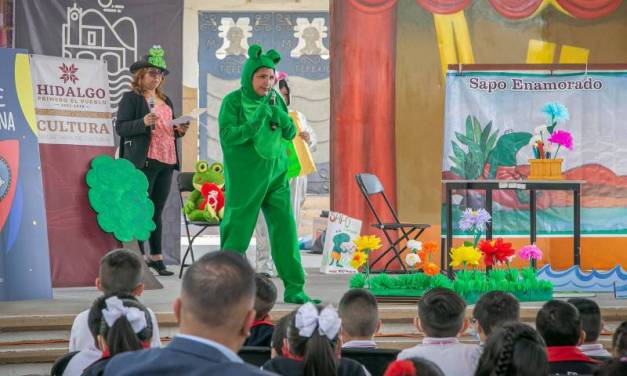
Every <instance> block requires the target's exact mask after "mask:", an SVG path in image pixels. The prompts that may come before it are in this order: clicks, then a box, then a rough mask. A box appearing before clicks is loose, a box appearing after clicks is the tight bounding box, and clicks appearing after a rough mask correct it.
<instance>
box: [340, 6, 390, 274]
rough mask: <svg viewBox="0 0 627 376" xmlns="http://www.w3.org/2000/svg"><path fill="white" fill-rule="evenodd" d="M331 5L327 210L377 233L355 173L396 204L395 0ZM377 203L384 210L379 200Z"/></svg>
mask: <svg viewBox="0 0 627 376" xmlns="http://www.w3.org/2000/svg"><path fill="white" fill-rule="evenodd" d="M332 4H333V5H332V8H331V22H332V27H331V38H330V39H331V42H330V43H331V51H333V53H332V55H331V181H332V182H333V184H332V187H331V208H332V210H334V211H339V212H342V213H344V214H346V215H349V216H351V217H354V218H358V219H361V220H362V233H363V234H377V233H376V231H375V230H374V228H372V227H370V224H371V223H374V220H373V218H374V217H373V216H372V215H371V214H370V212H369V210H368V207H367V205H366V202H365V200H364V198H363V197H362V195H361V192H360V191H359V188H358V187H357V183H356V182H355V174H357V173H360V172H369V173H373V174H375V175H377V176H378V177H379V179H380V180H381V182H382V183H383V186H384V187H385V192H386V194H387V195H388V196H389V197H390V199H391V200H392V202H393V205H396V160H395V154H396V147H395V142H394V132H395V120H394V111H395V101H394V90H395V87H394V82H395V70H396V66H395V56H396V7H395V5H396V0H387V1H386V0H349V1H333V2H332ZM375 205H376V207H377V211H378V212H379V213H384V212H385V209H384V208H385V206H384V205H385V204H384V203H383V201H376V202H375ZM384 218H385V220H390V219H391V218H390V217H389V216H385V217H384ZM377 235H381V234H377ZM378 265H379V264H378Z"/></svg>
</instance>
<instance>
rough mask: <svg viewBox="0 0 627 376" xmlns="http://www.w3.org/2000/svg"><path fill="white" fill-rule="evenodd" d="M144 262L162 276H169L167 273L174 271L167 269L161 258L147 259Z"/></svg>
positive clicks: (171, 273)
mask: <svg viewBox="0 0 627 376" xmlns="http://www.w3.org/2000/svg"><path fill="white" fill-rule="evenodd" d="M146 264H147V265H148V266H149V267H151V268H153V269H154V270H155V271H156V272H157V273H159V275H162V276H169V275H173V274H174V272H171V271H169V270H168V269H166V267H165V264H164V263H163V260H156V261H155V260H147V261H146Z"/></svg>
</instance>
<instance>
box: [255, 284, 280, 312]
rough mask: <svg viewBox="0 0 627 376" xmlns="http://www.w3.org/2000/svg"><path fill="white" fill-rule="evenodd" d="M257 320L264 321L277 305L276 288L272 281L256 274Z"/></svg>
mask: <svg viewBox="0 0 627 376" xmlns="http://www.w3.org/2000/svg"><path fill="white" fill-rule="evenodd" d="M255 286H256V287H257V290H256V291H257V292H256V294H255V311H256V314H255V320H262V319H263V318H264V317H266V316H267V315H268V313H270V311H271V310H272V308H273V307H274V303H276V296H277V292H276V286H275V285H274V283H273V282H272V280H271V279H270V278H268V277H266V276H265V275H263V274H261V273H256V274H255Z"/></svg>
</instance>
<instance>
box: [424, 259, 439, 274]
mask: <svg viewBox="0 0 627 376" xmlns="http://www.w3.org/2000/svg"><path fill="white" fill-rule="evenodd" d="M422 270H423V271H424V273H425V274H426V275H431V276H433V275H436V274H438V273H439V272H440V267H439V266H437V265H436V264H434V263H432V262H428V263H426V264H425V266H423V267H422Z"/></svg>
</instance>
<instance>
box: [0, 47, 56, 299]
mask: <svg viewBox="0 0 627 376" xmlns="http://www.w3.org/2000/svg"><path fill="white" fill-rule="evenodd" d="M0 67H2V71H3V73H2V74H0V301H6V300H25V299H50V298H52V288H51V285H50V261H49V256H48V236H47V231H46V228H47V227H46V215H45V212H44V206H43V205H42V204H43V203H44V201H45V200H44V194H43V189H42V181H41V168H40V161H39V149H38V145H37V136H36V134H37V128H36V124H35V109H34V107H33V92H32V88H31V78H30V76H31V75H30V68H29V62H28V54H27V53H26V51H23V50H14V49H8V48H0Z"/></svg>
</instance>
